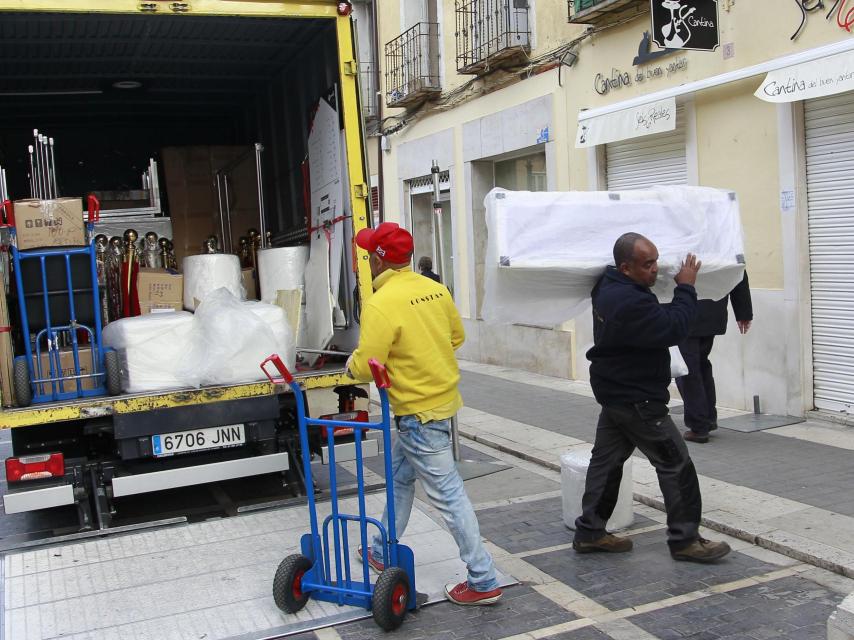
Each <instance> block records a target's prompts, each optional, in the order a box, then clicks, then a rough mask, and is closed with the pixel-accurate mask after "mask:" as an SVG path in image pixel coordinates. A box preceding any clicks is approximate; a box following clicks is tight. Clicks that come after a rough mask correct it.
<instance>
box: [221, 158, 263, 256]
mask: <svg viewBox="0 0 854 640" xmlns="http://www.w3.org/2000/svg"><path fill="white" fill-rule="evenodd" d="M262 151H264V145H262V144H261V143H260V142H256V143H255V170H256V173H257V174H258V217H259V218H260V220H259V223H260V227H261V229H260V230H261V248H262V249H263V248H264V247H265V246H266V245H267V221H266V215H265V213H264V176H263V171H262V169H261V152H262ZM229 251H231V248H230V247H229Z"/></svg>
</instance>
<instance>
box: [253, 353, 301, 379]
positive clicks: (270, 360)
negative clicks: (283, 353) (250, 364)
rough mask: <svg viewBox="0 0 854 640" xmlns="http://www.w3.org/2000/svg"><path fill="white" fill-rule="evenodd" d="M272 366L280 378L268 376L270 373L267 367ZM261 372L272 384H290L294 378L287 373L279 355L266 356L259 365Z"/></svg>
mask: <svg viewBox="0 0 854 640" xmlns="http://www.w3.org/2000/svg"><path fill="white" fill-rule="evenodd" d="M268 364H272V365H273V366H274V367H276V369H277V370H278V372H279V376H280V377H275V376H273V375H271V374H270V371H269V370H268V369H267V365H268ZM261 370H262V371H263V372H264V375H266V376H267V377H268V378H269V379H270V382H272V383H273V384H282V383H284V384H290V383H291V382H293V381H294V377H293V376H292V375H291V372H290V371H288V368H287V367H286V366H285V363H284V362H282V359H281V358H280V357H279V354H277V353H274V354H273V355H271V356H268V357H267V358H266V359H265V360H264V362H262V363H261Z"/></svg>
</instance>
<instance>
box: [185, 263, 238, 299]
mask: <svg viewBox="0 0 854 640" xmlns="http://www.w3.org/2000/svg"><path fill="white" fill-rule="evenodd" d="M181 271H182V272H183V273H184V308H185V309H186V310H187V311H195V309H196V306H197V305H198V303H199V302H201V301H203V300H204V299H205V297H206V296H207V295H208V294H209V293H210V292H211V291H215V290H216V289H219V288H221V287H225V288H226V289H228V290H229V291H230V292H231V293H232V294H234V295H235V296H236V297H237V298H245V297H246V291H245V290H244V288H243V278H242V273H241V270H240V258H238V257H237V256H234V255H231V254H227V253H205V254H202V255H198V256H187V257H186V258H184V261H183V263H182V264H181Z"/></svg>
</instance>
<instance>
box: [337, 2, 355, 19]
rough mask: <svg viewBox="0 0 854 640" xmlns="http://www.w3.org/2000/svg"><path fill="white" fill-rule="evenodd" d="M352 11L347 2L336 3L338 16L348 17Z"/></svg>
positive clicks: (351, 6)
mask: <svg viewBox="0 0 854 640" xmlns="http://www.w3.org/2000/svg"><path fill="white" fill-rule="evenodd" d="M352 10H353V5H351V4H350V3H349V2H339V3H338V15H339V16H342V17H344V18H346V17H347V16H349V15H350V12H351V11H352Z"/></svg>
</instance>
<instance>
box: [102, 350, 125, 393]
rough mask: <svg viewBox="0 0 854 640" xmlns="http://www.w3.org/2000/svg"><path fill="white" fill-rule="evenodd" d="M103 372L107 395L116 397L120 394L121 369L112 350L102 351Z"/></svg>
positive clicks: (117, 357) (116, 354)
mask: <svg viewBox="0 0 854 640" xmlns="http://www.w3.org/2000/svg"><path fill="white" fill-rule="evenodd" d="M104 372H105V374H106V375H105V378H106V386H107V393H109V394H110V395H111V396H117V395H119V394H120V393H121V392H122V369H121V365H120V364H119V354H118V352H117V351H115V350H113V349H107V350H106V351H104Z"/></svg>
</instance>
